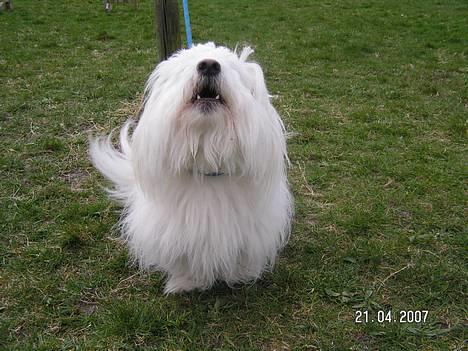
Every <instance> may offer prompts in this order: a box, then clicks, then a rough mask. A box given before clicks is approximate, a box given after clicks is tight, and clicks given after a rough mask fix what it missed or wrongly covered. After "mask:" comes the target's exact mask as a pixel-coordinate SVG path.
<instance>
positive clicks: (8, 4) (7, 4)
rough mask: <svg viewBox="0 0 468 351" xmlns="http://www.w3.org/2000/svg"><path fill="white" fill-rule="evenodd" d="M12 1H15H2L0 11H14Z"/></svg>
mask: <svg viewBox="0 0 468 351" xmlns="http://www.w3.org/2000/svg"><path fill="white" fill-rule="evenodd" d="M12 1H13V0H3V1H0V11H1V10H3V9H5V10H10V11H11V10H13V4H12Z"/></svg>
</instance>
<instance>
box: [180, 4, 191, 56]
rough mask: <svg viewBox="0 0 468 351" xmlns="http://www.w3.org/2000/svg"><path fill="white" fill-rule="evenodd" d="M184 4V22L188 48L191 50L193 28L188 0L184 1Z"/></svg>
mask: <svg viewBox="0 0 468 351" xmlns="http://www.w3.org/2000/svg"><path fill="white" fill-rule="evenodd" d="M182 4H183V6H184V20H185V33H186V35H187V47H188V48H189V49H190V48H191V47H192V28H191V27H190V14H189V10H188V4H187V0H183V1H182Z"/></svg>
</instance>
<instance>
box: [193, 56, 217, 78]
mask: <svg viewBox="0 0 468 351" xmlns="http://www.w3.org/2000/svg"><path fill="white" fill-rule="evenodd" d="M197 71H198V73H200V74H201V75H203V76H216V75H217V74H219V72H221V65H220V64H219V62H218V61H215V60H211V59H205V60H203V61H200V62H199V63H198V65H197Z"/></svg>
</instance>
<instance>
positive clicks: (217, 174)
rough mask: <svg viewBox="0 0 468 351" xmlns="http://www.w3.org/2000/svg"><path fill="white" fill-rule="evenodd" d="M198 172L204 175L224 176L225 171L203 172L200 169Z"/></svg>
mask: <svg viewBox="0 0 468 351" xmlns="http://www.w3.org/2000/svg"><path fill="white" fill-rule="evenodd" d="M198 174H202V175H204V176H207V177H218V176H222V175H224V172H221V171H219V172H201V171H198Z"/></svg>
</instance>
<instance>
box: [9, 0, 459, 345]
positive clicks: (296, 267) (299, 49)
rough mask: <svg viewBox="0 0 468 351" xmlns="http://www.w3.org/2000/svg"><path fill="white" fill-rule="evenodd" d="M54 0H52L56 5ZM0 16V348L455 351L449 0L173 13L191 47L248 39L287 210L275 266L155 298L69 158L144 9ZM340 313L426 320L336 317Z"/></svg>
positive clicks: (105, 94) (106, 108) (77, 3)
mask: <svg viewBox="0 0 468 351" xmlns="http://www.w3.org/2000/svg"><path fill="white" fill-rule="evenodd" d="M62 3H63V4H62ZM14 5H15V9H14V11H12V12H3V13H0V33H2V36H1V41H0V145H1V150H2V151H1V154H0V167H1V168H0V169H1V172H0V181H1V187H0V196H1V211H0V256H1V261H0V265H1V271H0V303H1V305H0V349H5V350H57V349H66V350H70V349H77V350H78V349H79V350H96V349H102V350H154V349H158V350H236V349H237V350H461V349H462V348H463V347H464V346H465V342H464V340H465V339H466V329H464V328H466V316H467V311H466V292H467V278H468V275H467V255H466V248H467V242H468V240H467V235H466V224H465V221H464V208H465V205H466V197H465V194H466V181H465V179H466V178H465V175H466V162H467V158H466V156H465V155H466V143H465V141H466V136H467V134H466V126H467V124H466V117H467V115H468V88H467V81H468V64H467V54H468V52H467V47H468V41H467V39H468V24H467V21H466V14H467V13H468V12H467V11H468V6H467V4H466V1H463V0H459V1H456V0H448V1H433V0H415V1H409V2H405V1H396V0H389V1H376V0H367V1H357V0H346V1H335V0H328V1H318V0H317V1H299V0H284V1H260V0H259V1H253V0H238V1H230V2H228V1H224V2H223V1H214V0H209V1H192V2H191V3H190V6H191V17H192V27H193V31H194V39H195V40H196V41H207V40H214V41H216V42H218V43H222V44H225V45H227V46H230V47H234V46H235V45H236V44H237V43H239V44H243V43H250V44H252V45H253V46H254V47H255V49H256V54H255V59H256V60H258V61H259V62H260V63H261V64H262V66H263V67H264V70H265V75H266V78H267V81H268V86H269V89H270V91H271V93H272V94H275V95H278V98H277V99H275V100H274V103H275V105H276V107H277V108H278V110H279V111H280V113H281V115H282V116H284V120H285V123H286V126H287V128H288V130H289V131H291V132H294V133H295V134H294V136H293V137H292V138H291V139H290V140H289V154H290V158H291V161H292V167H291V169H290V180H291V184H292V189H293V192H294V195H295V201H296V204H295V207H296V216H295V219H294V227H293V232H292V236H291V241H290V243H289V245H288V246H287V248H286V250H285V251H284V253H283V254H282V256H281V259H280V260H279V262H278V265H277V267H276V269H275V271H274V272H273V273H272V274H267V275H266V276H265V277H264V279H262V280H261V281H259V282H258V283H256V284H253V285H248V286H241V287H238V288H237V289H234V290H231V289H229V288H227V287H226V286H224V285H219V286H217V287H215V288H214V289H213V290H210V291H207V292H202V293H200V292H195V293H191V294H185V295H179V296H171V297H168V298H165V297H163V295H162V284H163V280H162V277H161V276H160V275H159V274H143V273H138V272H137V271H136V270H135V269H134V268H132V267H129V266H128V257H127V253H126V249H125V247H124V246H122V244H120V243H119V242H118V241H117V240H116V237H117V233H116V232H115V229H113V225H114V224H115V223H116V221H117V219H118V213H119V209H118V207H117V206H115V205H113V204H111V203H110V202H109V201H108V199H107V198H106V196H105V194H104V192H103V191H102V188H101V185H102V184H103V180H102V178H100V177H99V176H98V174H97V172H96V171H95V170H94V169H93V168H92V167H91V165H90V163H89V161H88V159H87V136H88V133H90V132H92V133H103V132H109V131H110V130H111V129H112V128H114V127H117V126H119V125H121V124H122V122H123V121H124V120H125V119H126V118H127V116H128V115H131V114H132V112H133V111H134V110H135V106H136V105H137V104H138V101H139V97H140V96H141V93H142V89H143V85H144V82H145V80H146V78H147V76H148V74H149V73H150V72H151V70H152V69H153V68H154V65H155V62H156V58H157V54H156V50H155V39H154V34H153V31H154V26H153V12H152V11H153V10H152V9H153V7H152V6H153V5H152V1H149V0H147V1H143V0H141V1H140V6H139V7H138V9H134V8H133V7H132V6H131V5H124V4H120V5H119V4H118V5H116V6H114V10H113V12H112V13H110V14H106V13H104V11H103V9H102V1H101V2H99V1H94V0H93V1H91V0H87V1H86V0H73V1H67V2H59V1H52V0H48V1H47V0H43V1H33V0H24V1H16V2H15V3H14ZM357 309H361V310H364V309H368V310H369V311H370V314H371V315H375V314H376V313H377V311H378V310H383V311H389V310H393V311H395V312H397V311H400V310H428V311H429V313H428V317H427V321H426V323H424V324H422V323H406V324H405V323H385V324H378V323H367V324H356V323H354V315H355V311H356V310H357Z"/></svg>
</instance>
